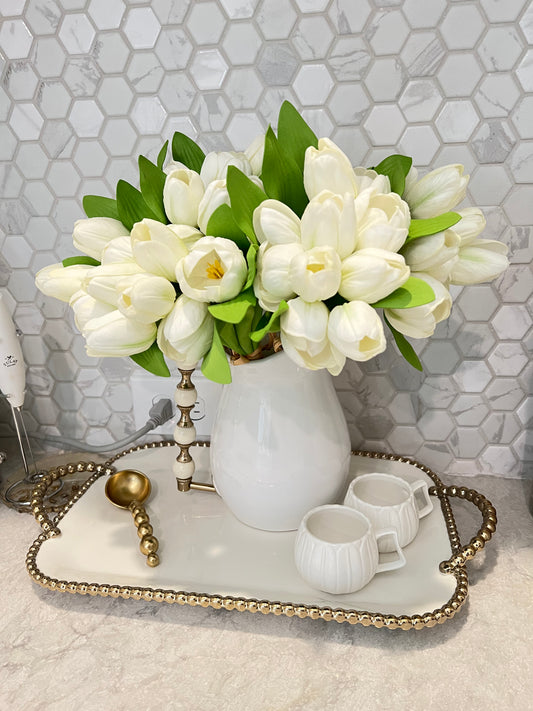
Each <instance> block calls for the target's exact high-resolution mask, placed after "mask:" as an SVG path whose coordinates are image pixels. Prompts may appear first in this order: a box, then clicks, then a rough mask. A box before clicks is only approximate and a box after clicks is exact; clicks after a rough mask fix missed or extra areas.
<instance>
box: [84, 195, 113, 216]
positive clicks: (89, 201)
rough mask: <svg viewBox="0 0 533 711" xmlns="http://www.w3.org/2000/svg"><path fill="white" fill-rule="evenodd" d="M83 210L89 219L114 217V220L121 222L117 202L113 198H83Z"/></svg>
mask: <svg viewBox="0 0 533 711" xmlns="http://www.w3.org/2000/svg"><path fill="white" fill-rule="evenodd" d="M83 209H84V210H85V214H86V215H87V217H112V218H113V219H114V220H120V217H119V216H118V208H117V201H116V200H113V198H108V197H100V195H86V196H85V197H84V198H83Z"/></svg>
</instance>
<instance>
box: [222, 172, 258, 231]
mask: <svg viewBox="0 0 533 711" xmlns="http://www.w3.org/2000/svg"><path fill="white" fill-rule="evenodd" d="M226 184H227V187H228V193H229V197H230V202H231V210H232V212H233V217H234V219H235V222H236V223H237V224H238V226H239V227H240V228H241V230H242V231H243V232H244V234H245V235H247V237H248V239H249V240H250V242H252V244H259V243H258V241H257V237H256V236H255V232H254V221H253V218H254V210H255V208H256V207H257V206H258V205H260V204H261V203H262V202H263V200H266V199H267V195H266V194H265V192H264V191H263V190H261V188H260V187H259V185H256V184H255V183H254V182H253V181H252V180H250V178H248V176H246V175H245V174H244V173H243V172H242V171H240V170H239V169H238V168H236V167H235V166H234V165H230V166H228V172H227V176H226Z"/></svg>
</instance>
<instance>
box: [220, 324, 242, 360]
mask: <svg viewBox="0 0 533 711" xmlns="http://www.w3.org/2000/svg"><path fill="white" fill-rule="evenodd" d="M218 333H219V335H220V340H221V341H222V345H223V346H226V347H227V348H229V349H230V350H232V351H234V352H235V353H238V354H239V355H244V353H242V352H241V345H240V343H239V339H238V338H237V333H236V332H235V324H233V323H224V322H223V321H220V322H219V323H218Z"/></svg>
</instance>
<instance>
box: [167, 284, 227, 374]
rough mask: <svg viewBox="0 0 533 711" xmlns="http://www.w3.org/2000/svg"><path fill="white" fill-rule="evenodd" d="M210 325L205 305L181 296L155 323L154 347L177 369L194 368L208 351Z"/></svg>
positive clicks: (211, 319) (211, 327)
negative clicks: (166, 314)
mask: <svg viewBox="0 0 533 711" xmlns="http://www.w3.org/2000/svg"><path fill="white" fill-rule="evenodd" d="M214 323H215V321H214V319H213V317H212V316H211V314H210V313H209V311H208V310H207V304H206V303H203V302H201V301H196V300H194V299H189V298H188V297H187V296H184V295H183V294H182V295H181V296H179V297H178V298H177V300H176V302H175V303H174V306H173V308H172V310H171V311H170V313H169V314H168V316H165V318H164V319H163V320H162V321H161V323H160V324H159V327H158V330H157V344H158V346H159V348H160V349H161V350H162V351H163V353H164V354H165V355H166V356H167V357H168V358H171V359H172V360H173V361H175V362H176V363H177V364H178V367H179V368H185V369H191V368H194V367H195V365H196V363H197V362H198V361H199V360H200V358H203V357H204V356H205V354H206V353H207V352H208V350H209V349H210V348H211V343H212V341H213V329H214Z"/></svg>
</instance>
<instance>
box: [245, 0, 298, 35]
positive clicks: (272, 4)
mask: <svg viewBox="0 0 533 711" xmlns="http://www.w3.org/2000/svg"><path fill="white" fill-rule="evenodd" d="M255 21H256V23H257V25H258V27H259V30H260V32H261V34H262V35H263V37H264V38H265V39H266V40H275V39H277V40H279V39H287V38H288V37H289V35H290V33H291V30H292V28H293V26H294V23H295V22H296V12H295V11H294V9H293V7H292V5H291V4H290V3H287V2H284V0H261V2H260V3H259V5H258V8H257V12H256V13H255Z"/></svg>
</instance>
